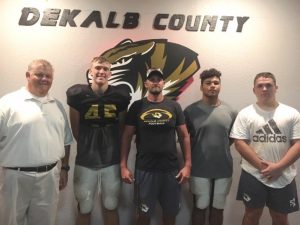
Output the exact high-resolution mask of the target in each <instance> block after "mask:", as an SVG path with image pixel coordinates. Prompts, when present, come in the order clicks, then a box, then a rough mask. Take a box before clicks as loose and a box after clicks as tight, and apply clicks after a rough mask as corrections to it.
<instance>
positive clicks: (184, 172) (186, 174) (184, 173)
mask: <svg viewBox="0 0 300 225" xmlns="http://www.w3.org/2000/svg"><path fill="white" fill-rule="evenodd" d="M190 173H191V167H189V166H185V167H183V168H182V169H181V170H180V171H179V173H178V174H177V175H176V179H177V181H178V183H179V184H184V183H186V182H187V181H188V179H189V178H190Z"/></svg>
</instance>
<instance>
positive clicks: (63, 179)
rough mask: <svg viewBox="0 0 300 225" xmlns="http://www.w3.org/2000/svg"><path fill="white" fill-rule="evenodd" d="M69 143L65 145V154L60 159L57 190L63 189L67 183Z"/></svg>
mask: <svg viewBox="0 0 300 225" xmlns="http://www.w3.org/2000/svg"><path fill="white" fill-rule="evenodd" d="M70 148H71V146H70V145H66V146H65V156H64V157H63V158H62V159H61V171H60V179H59V190H62V189H64V188H65V187H66V186H67V183H68V171H69V168H70V167H69V158H70Z"/></svg>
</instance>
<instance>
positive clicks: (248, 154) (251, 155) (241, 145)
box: [234, 139, 263, 170]
mask: <svg viewBox="0 0 300 225" xmlns="http://www.w3.org/2000/svg"><path fill="white" fill-rule="evenodd" d="M234 145H235V148H236V150H237V151H238V152H239V153H240V155H241V156H242V157H243V158H244V159H245V160H247V161H248V162H249V163H250V164H251V165H252V166H254V167H255V168H256V169H258V170H262V169H263V165H262V159H261V158H259V157H258V155H257V154H256V152H255V151H254V149H253V148H252V147H251V146H250V145H248V144H247V140H244V139H235V141H234Z"/></svg>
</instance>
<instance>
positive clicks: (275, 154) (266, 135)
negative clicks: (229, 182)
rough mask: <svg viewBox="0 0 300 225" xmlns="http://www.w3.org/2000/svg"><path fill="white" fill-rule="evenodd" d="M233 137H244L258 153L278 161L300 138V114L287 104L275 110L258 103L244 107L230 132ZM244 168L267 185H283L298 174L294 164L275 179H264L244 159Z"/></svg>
mask: <svg viewBox="0 0 300 225" xmlns="http://www.w3.org/2000/svg"><path fill="white" fill-rule="evenodd" d="M230 137H231V138H235V139H244V140H248V141H249V145H250V146H251V147H252V148H253V149H254V150H255V151H256V153H257V155H258V156H259V157H260V158H262V159H264V160H266V161H269V162H278V161H279V160H280V159H281V158H282V157H283V156H284V155H285V154H286V152H287V151H288V149H289V148H290V146H291V140H293V139H300V114H299V112H298V111H297V110H296V109H294V108H292V107H289V106H287V105H284V104H281V103H280V104H279V106H278V107H277V108H276V109H275V110H274V111H270V112H269V111H264V110H262V109H261V108H259V106H258V105H257V104H253V105H250V106H248V107H246V108H244V109H243V110H241V111H240V112H239V114H238V116H237V118H236V120H235V123H234V125H233V128H232V130H231V134H230ZM241 166H242V168H243V169H244V170H245V171H246V172H248V173H250V174H252V175H253V176H255V177H256V178H257V179H258V180H260V181H261V182H262V183H264V184H265V185H267V186H270V187H273V188H282V187H285V186H286V185H288V184H289V183H290V182H291V181H292V180H293V179H294V177H295V176H296V167H295V165H294V164H292V165H291V166H289V167H288V168H286V169H285V170H284V171H283V174H282V176H280V177H279V178H278V179H277V180H275V181H268V180H267V179H266V178H262V175H261V174H260V172H259V170H257V169H256V168H255V167H253V166H252V165H251V164H250V163H248V161H246V160H245V159H243V158H242V162H241Z"/></svg>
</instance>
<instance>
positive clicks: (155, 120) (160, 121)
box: [140, 109, 173, 126]
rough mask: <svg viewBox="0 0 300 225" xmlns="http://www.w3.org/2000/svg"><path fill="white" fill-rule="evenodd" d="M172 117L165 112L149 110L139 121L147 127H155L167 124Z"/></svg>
mask: <svg viewBox="0 0 300 225" xmlns="http://www.w3.org/2000/svg"><path fill="white" fill-rule="evenodd" d="M172 117H173V116H172V114H171V113H170V112H169V111H167V110H163V109H150V110H147V111H146V112H144V113H143V114H142V115H141V116H140V119H141V120H142V121H143V122H144V123H145V124H147V125H150V126H156V125H165V124H167V123H169V122H170V119H171V118H172Z"/></svg>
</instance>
